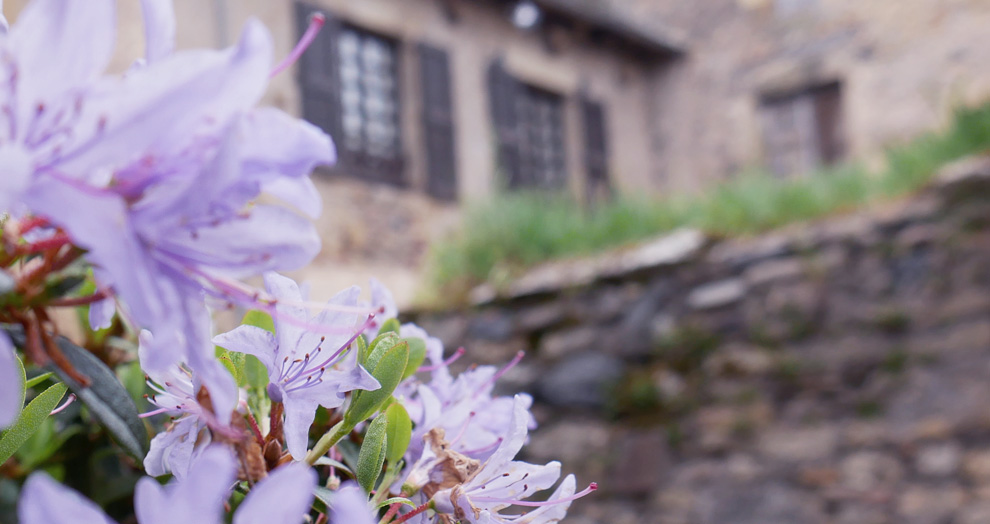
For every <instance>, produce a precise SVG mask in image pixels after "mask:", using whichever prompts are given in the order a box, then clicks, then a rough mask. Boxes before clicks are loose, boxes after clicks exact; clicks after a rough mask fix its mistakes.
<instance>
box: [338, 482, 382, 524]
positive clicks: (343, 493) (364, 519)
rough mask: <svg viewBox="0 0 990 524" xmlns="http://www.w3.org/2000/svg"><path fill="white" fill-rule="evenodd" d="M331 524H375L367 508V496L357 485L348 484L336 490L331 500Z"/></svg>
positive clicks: (375, 519)
mask: <svg viewBox="0 0 990 524" xmlns="http://www.w3.org/2000/svg"><path fill="white" fill-rule="evenodd" d="M332 515H333V517H332V518H331V520H330V522H332V523H333V524H375V522H378V519H377V518H375V517H374V516H373V514H372V512H371V509H370V508H369V507H368V495H367V494H365V492H364V490H363V489H361V488H360V487H359V486H358V485H357V484H355V483H353V482H348V483H346V484H344V485H343V486H341V488H340V489H339V490H337V495H336V496H335V497H334V499H333V513H332Z"/></svg>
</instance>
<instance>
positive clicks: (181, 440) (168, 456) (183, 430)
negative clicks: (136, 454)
mask: <svg viewBox="0 0 990 524" xmlns="http://www.w3.org/2000/svg"><path fill="white" fill-rule="evenodd" d="M205 427H206V423H205V422H203V421H202V420H201V419H199V418H196V417H182V418H179V419H178V420H176V421H175V422H174V423H173V424H172V427H170V428H169V429H168V430H166V431H162V432H161V433H159V434H157V435H155V438H153V439H151V449H150V450H149V451H148V454H147V455H146V456H145V457H144V470H145V473H147V474H148V475H151V476H152V477H160V476H162V475H166V474H168V473H172V474H173V475H175V478H177V479H180V480H181V479H182V478H184V477H185V476H186V475H187V474H188V472H189V468H190V467H191V466H192V464H193V462H194V460H195V459H196V457H198V456H199V454H200V453H197V452H196V447H197V446H196V444H197V439H199V437H200V431H201V430H202V429H204V428H205ZM204 434H205V435H206V439H207V440H206V441H205V442H204V444H209V433H208V432H207V433H204ZM200 452H202V449H201V450H200Z"/></svg>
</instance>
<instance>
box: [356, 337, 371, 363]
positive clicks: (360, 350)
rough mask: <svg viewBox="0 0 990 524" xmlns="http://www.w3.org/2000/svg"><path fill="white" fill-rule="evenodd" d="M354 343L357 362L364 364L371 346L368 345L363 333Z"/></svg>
mask: <svg viewBox="0 0 990 524" xmlns="http://www.w3.org/2000/svg"><path fill="white" fill-rule="evenodd" d="M355 343H356V344H357V355H358V362H360V363H361V365H364V363H365V362H366V361H367V360H368V353H370V352H371V348H370V347H369V346H368V340H367V339H365V338H364V335H361V336H360V337H358V338H357V340H355Z"/></svg>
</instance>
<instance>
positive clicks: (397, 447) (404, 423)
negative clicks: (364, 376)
mask: <svg viewBox="0 0 990 524" xmlns="http://www.w3.org/2000/svg"><path fill="white" fill-rule="evenodd" d="M379 418H385V419H386V420H387V421H388V426H387V432H386V435H387V436H388V450H387V452H386V454H385V458H386V460H388V464H389V467H390V468H391V467H394V466H395V465H396V464H398V462H399V461H400V460H402V456H403V455H405V454H406V448H408V447H409V441H410V440H411V439H412V420H410V418H409V413H408V412H407V411H406V408H404V407H402V404H399V403H398V402H393V403H391V404H389V406H388V407H387V408H385V413H384V417H379ZM375 420H378V419H375Z"/></svg>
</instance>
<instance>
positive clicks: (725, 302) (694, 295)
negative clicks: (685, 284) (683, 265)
mask: <svg viewBox="0 0 990 524" xmlns="http://www.w3.org/2000/svg"><path fill="white" fill-rule="evenodd" d="M745 295H746V283H745V282H744V281H743V280H742V279H739V278H729V279H726V280H719V281H717V282H711V283H708V284H703V285H701V286H698V287H696V288H694V289H693V290H691V292H690V293H689V294H688V296H687V305H688V306H689V307H690V308H692V309H694V310H696V311H702V310H707V309H716V308H720V307H725V306H730V305H732V304H735V303H737V302H739V301H740V300H742V298H743V297H744V296H745Z"/></svg>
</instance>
